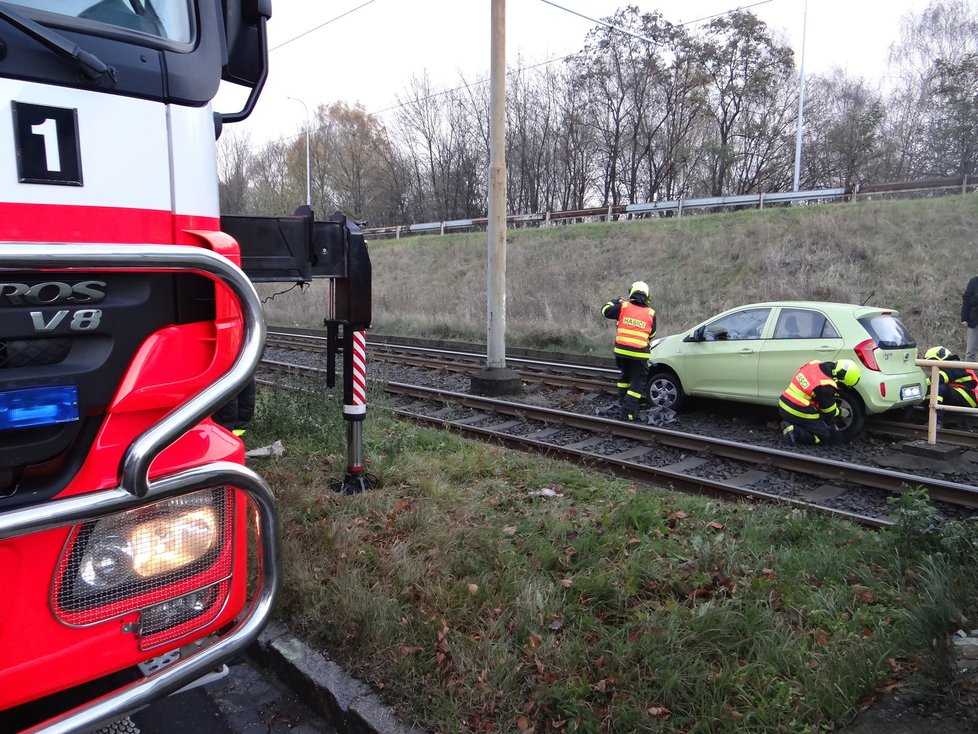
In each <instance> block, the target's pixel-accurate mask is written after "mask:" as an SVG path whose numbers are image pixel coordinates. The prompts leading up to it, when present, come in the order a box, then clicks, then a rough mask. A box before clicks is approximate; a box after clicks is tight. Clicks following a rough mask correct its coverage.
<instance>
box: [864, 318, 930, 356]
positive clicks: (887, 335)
mask: <svg viewBox="0 0 978 734" xmlns="http://www.w3.org/2000/svg"><path fill="white" fill-rule="evenodd" d="M859 323H860V324H862V327H863V328H864V329H866V331H867V332H869V335H870V336H871V337H872V338H873V341H874V342H876V345H877V346H878V347H879V348H880V349H904V348H907V347H915V346H917V342H915V341H914V339H913V337H912V336H910V332H909V331H907V327H906V326H904V325H903V322H902V321H900V319H899V318H897V317H896V316H894V315H893V314H874V315H872V316H863V317H862V318H861V319H859Z"/></svg>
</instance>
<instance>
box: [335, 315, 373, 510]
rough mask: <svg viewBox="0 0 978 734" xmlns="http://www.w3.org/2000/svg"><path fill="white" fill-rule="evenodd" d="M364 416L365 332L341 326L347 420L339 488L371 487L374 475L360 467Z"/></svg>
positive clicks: (349, 491)
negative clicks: (343, 473)
mask: <svg viewBox="0 0 978 734" xmlns="http://www.w3.org/2000/svg"><path fill="white" fill-rule="evenodd" d="M366 417H367V335H366V332H364V331H355V330H353V329H350V328H349V327H344V329H343V419H344V420H346V476H345V477H344V478H343V482H342V484H341V486H339V487H337V489H338V490H340V491H342V492H343V493H344V494H356V493H358V492H363V491H364V490H367V489H371V488H372V487H373V485H374V478H373V477H372V476H371V475H369V474H367V473H366V472H365V471H364V467H363V420H364V418H366Z"/></svg>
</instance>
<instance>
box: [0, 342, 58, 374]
mask: <svg viewBox="0 0 978 734" xmlns="http://www.w3.org/2000/svg"><path fill="white" fill-rule="evenodd" d="M69 351H71V340H70V339H3V340H0V370H7V369H17V368H19V367H46V366H48V365H53V364H59V363H61V362H62V361H64V359H65V357H67V356H68V352H69Z"/></svg>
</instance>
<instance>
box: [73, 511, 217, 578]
mask: <svg viewBox="0 0 978 734" xmlns="http://www.w3.org/2000/svg"><path fill="white" fill-rule="evenodd" d="M161 512H162V513H163V514H161V516H160V517H157V518H154V519H152V520H147V521H145V522H139V523H133V522H132V520H131V519H130V518H128V517H126V516H122V517H120V518H119V519H117V520H113V521H111V522H109V521H105V520H103V521H102V523H100V524H99V525H97V526H96V528H95V532H94V533H93V535H92V539H91V540H90V541H89V543H88V549H87V550H86V551H85V555H83V556H82V560H81V567H80V568H79V570H78V575H79V577H80V578H81V580H82V581H83V582H84V583H86V584H87V585H88V586H90V587H92V588H93V589H104V588H108V587H112V586H117V585H119V584H121V583H123V582H125V581H127V580H129V579H130V578H132V577H134V576H135V577H139V578H152V577H154V576H160V575H161V574H165V573H169V572H170V571H178V570H180V569H181V568H185V567H187V566H188V565H190V564H191V563H193V562H194V561H196V560H197V559H199V558H201V557H202V556H204V555H205V554H206V553H207V552H208V551H209V550H210V549H211V548H213V547H214V546H215V545H216V544H217V532H218V522H217V512H216V511H215V510H214V508H213V507H206V508H203V509H199V510H180V511H177V512H166V511H163V510H161ZM126 514H127V515H128V514H129V513H126Z"/></svg>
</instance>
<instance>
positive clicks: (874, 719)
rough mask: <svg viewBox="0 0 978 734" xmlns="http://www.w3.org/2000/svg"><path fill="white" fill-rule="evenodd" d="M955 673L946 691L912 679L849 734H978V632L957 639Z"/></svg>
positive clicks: (873, 707)
mask: <svg viewBox="0 0 978 734" xmlns="http://www.w3.org/2000/svg"><path fill="white" fill-rule="evenodd" d="M951 647H952V649H953V650H954V656H953V663H952V664H953V665H954V667H955V670H954V671H953V673H952V674H951V675H949V676H948V677H949V679H950V681H951V682H950V683H949V684H947V685H945V686H943V687H941V686H940V685H937V684H935V683H934V682H933V681H932V680H930V679H926V678H925V677H924V676H923V675H922V674H919V673H918V674H916V675H914V676H911V677H910V678H908V679H907V680H905V681H903V682H901V683H900V684H899V685H898V686H897V687H896V688H894V689H893V690H892V691H890V692H888V693H886V694H885V695H882V696H880V697H879V698H878V699H877V700H875V701H873V703H872V705H870V706H869V707H868V708H867V709H866V710H865V711H863V712H862V713H861V714H860V715H859V717H858V718H857V719H856V720H855V721H854V722H853V723H852V724H850V725H849V726H847V727H844V728H842V729H839V730H838V731H839V732H842V733H843V734H919V733H921V732H926V733H928V734H930V733H931V732H940V734H973V733H974V732H976V731H978V630H972V631H971V632H970V633H969V634H965V633H964V632H958V633H957V634H956V635H954V636H953V637H952V639H951Z"/></svg>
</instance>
